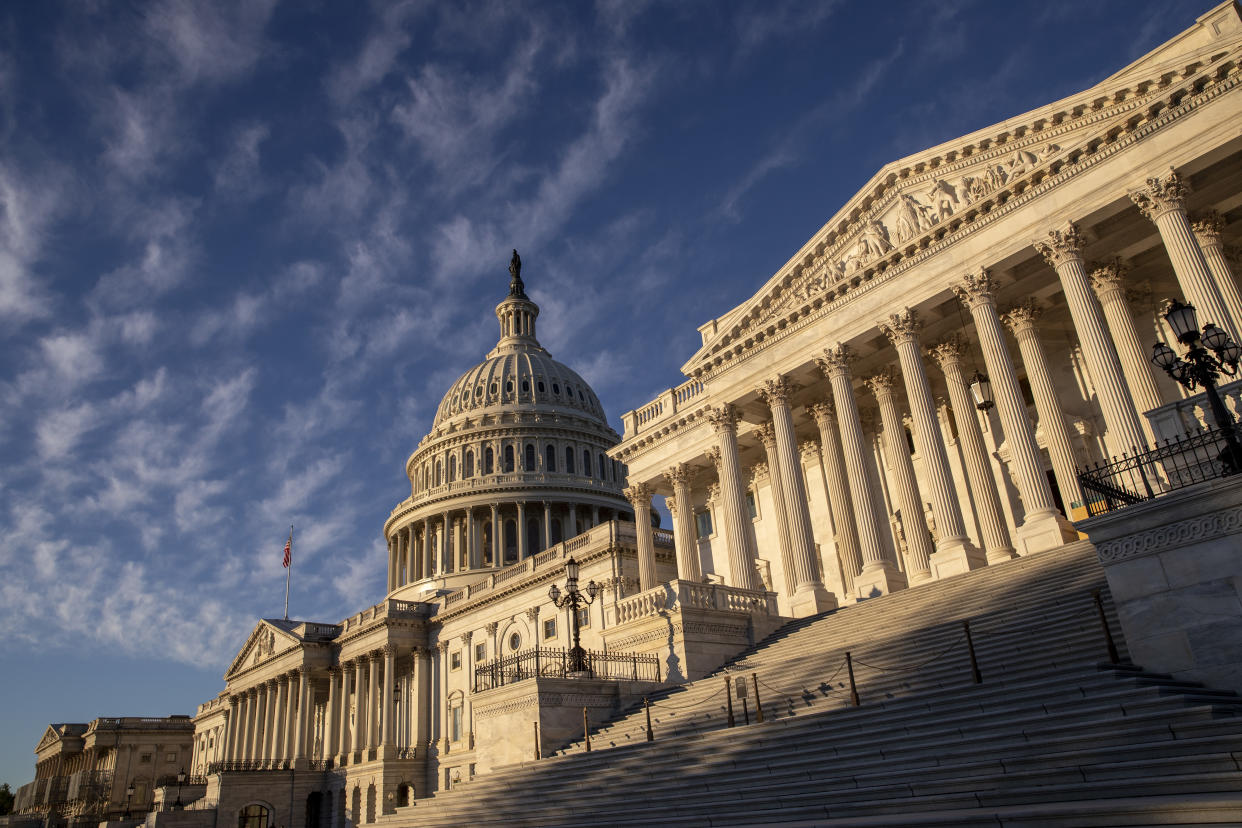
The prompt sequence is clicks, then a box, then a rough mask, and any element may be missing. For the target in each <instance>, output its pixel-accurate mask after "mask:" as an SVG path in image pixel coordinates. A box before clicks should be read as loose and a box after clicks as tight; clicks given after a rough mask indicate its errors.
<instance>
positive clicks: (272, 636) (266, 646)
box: [224, 620, 302, 682]
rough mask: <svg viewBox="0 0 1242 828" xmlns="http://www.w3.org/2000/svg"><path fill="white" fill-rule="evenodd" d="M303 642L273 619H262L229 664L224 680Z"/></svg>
mask: <svg viewBox="0 0 1242 828" xmlns="http://www.w3.org/2000/svg"><path fill="white" fill-rule="evenodd" d="M301 644H302V640H301V639H300V638H299V637H298V636H297V635H296V634H294V633H293V632H291V631H290V630H287V629H283V628H282V627H281V626H279V625H278V624H276V623H274V622H272V621H268V620H262V621H260V622H259V623H258V624H256V625H255V628H254V630H252V631H251V633H250V637H249V638H247V639H246V643H245V645H243V646H242V648H241V650H239V651H238V653H237V657H236V658H234V659H233V663H232V664H230V665H229V669H228V670H227V671H226V672H225V674H224V680H225V681H226V682H227V681H229V680H230V679H232V678H233V676H235V675H237V674H238V673H241V672H243V671H245V670H248V669H250V668H251V667H256V666H258V665H260V664H263V663H265V662H268V661H271V660H272V659H274V658H276V657H277V656H279V655H281V654H282V653H285V652H287V651H289V650H292V649H294V648H297V647H300V646H301Z"/></svg>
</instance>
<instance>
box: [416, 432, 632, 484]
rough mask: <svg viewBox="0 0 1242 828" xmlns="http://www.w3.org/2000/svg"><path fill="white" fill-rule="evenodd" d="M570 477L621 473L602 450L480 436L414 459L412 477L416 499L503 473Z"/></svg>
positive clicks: (617, 477)
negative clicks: (459, 483)
mask: <svg viewBox="0 0 1242 828" xmlns="http://www.w3.org/2000/svg"><path fill="white" fill-rule="evenodd" d="M527 473H546V474H569V475H580V476H582V477H586V478H592V479H596V480H602V481H607V482H612V483H617V482H619V481H621V480H623V479H624V478H625V469H624V467H623V466H622V465H621V464H620V463H618V462H617V461H616V460H613V459H612V458H611V457H609V456H608V455H607V454H605V452H604V448H603V446H602V445H600V444H598V443H593V442H586V441H582V440H571V439H556V438H549V437H546V436H522V437H482V438H479V439H475V440H469V441H463V442H460V443H457V444H455V445H450V446H445V447H443V448H440V449H438V450H436V451H434V452H428V453H427V454H426V455H425V456H423V457H421V458H419V460H418V461H417V462H416V464H415V466H414V468H413V470H412V472H411V475H410V477H411V483H412V484H413V493H414V495H415V496H417V495H418V494H420V493H422V492H426V491H428V490H431V489H435V488H437V487H439V486H443V485H446V484H449V483H456V482H457V481H459V480H476V479H479V480H481V479H482V478H485V477H493V476H497V475H505V474H527Z"/></svg>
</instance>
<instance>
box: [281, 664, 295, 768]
mask: <svg viewBox="0 0 1242 828" xmlns="http://www.w3.org/2000/svg"><path fill="white" fill-rule="evenodd" d="M280 679H281V681H283V682H284V684H285V710H284V717H285V720H284V723H283V724H282V725H281V729H282V735H281V739H280V758H281V759H283V760H284V761H286V762H292V761H293V728H294V723H295V720H294V718H293V717H294V713H295V711H296V709H297V701H296V699H295V698H294V696H295V695H296V693H297V689H296V686H295V684H294V677H293V676H292V675H290V674H289V673H285V674H283V675H282V676H281V677H280Z"/></svg>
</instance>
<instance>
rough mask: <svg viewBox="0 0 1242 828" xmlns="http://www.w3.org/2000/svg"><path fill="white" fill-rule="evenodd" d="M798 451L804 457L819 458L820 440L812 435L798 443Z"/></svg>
mask: <svg viewBox="0 0 1242 828" xmlns="http://www.w3.org/2000/svg"><path fill="white" fill-rule="evenodd" d="M798 452H799V453H800V454H801V455H802V456H803V457H814V458H817V459H818V458H819V440H816V439H815V438H814V437H810V438H808V439H806V440H803V441H802V442H801V443H799V444H798Z"/></svg>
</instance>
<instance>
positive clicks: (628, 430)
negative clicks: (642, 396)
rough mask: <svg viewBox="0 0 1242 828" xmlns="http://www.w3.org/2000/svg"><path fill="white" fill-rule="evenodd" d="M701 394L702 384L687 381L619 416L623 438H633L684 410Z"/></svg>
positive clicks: (696, 381) (695, 381)
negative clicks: (646, 428) (623, 432)
mask: <svg viewBox="0 0 1242 828" xmlns="http://www.w3.org/2000/svg"><path fill="white" fill-rule="evenodd" d="M702 393H703V383H702V382H700V381H699V380H694V379H692V380H687V381H686V382H683V383H682V384H681V385H679V386H677V387H676V388H670V389H668V390H667V391H665V392H664V393H663V394H661V395H660V396H659V397H657V398H656V399H654V400H652V401H651V402H649V403H647V404H646V405H644V406H643V407H642V408H637V409H635V410H633V411H631V412H629V413H627V414H623V415H621V421H622V423H623V424H624V426H625V437H626V438H629V437H632V436H634V435H635V434H637V433H638V432H640V431H643V430H644V427H646V426H648V425H651V424H653V423H656V422H659V421H660V420H663V419H664V418H665V417H667V416H669V415H672V414H675V413H676V412H677V411H678V410H680V409H683V408H685V406H686V404H687V403H688V402H690V401H691V400H693V399H695V398H696V397H698V396H699V395H700V394H702Z"/></svg>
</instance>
